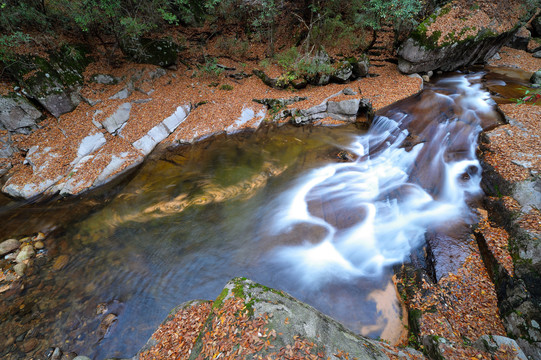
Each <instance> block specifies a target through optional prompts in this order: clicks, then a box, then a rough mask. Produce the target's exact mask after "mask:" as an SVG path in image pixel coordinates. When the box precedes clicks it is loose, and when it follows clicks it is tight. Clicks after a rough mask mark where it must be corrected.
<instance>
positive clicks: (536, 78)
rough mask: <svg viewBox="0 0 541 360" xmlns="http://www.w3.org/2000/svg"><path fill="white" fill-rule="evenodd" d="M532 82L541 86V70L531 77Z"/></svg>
mask: <svg viewBox="0 0 541 360" xmlns="http://www.w3.org/2000/svg"><path fill="white" fill-rule="evenodd" d="M530 82H531V83H532V84H541V70H537V71H536V72H534V73H533V74H532V76H531V77H530Z"/></svg>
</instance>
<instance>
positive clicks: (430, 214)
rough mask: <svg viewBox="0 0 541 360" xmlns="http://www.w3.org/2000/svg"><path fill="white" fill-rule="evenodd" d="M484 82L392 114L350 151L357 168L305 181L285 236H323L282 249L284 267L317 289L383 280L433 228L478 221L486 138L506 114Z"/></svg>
mask: <svg viewBox="0 0 541 360" xmlns="http://www.w3.org/2000/svg"><path fill="white" fill-rule="evenodd" d="M481 76H482V74H476V75H457V76H455V77H451V78H445V79H443V80H440V81H438V82H436V83H435V84H434V85H432V86H431V87H430V88H429V89H425V90H424V91H423V92H421V93H420V94H418V95H417V96H416V97H413V99H412V100H405V101H402V102H399V103H397V104H394V105H393V107H392V108H388V109H382V110H381V111H380V112H378V115H377V116H376V117H375V119H374V122H373V124H372V126H371V128H370V129H369V131H368V132H367V133H366V134H364V135H359V136H357V137H356V138H354V139H353V140H352V142H351V144H350V145H349V147H348V148H347V151H348V152H349V153H351V154H354V156H353V157H354V158H355V160H354V161H352V162H345V163H332V164H328V165H325V166H323V167H321V168H317V169H314V170H312V171H310V172H309V173H307V174H306V175H304V176H302V177H301V178H299V179H298V181H297V182H296V185H295V186H294V187H293V188H292V189H291V190H290V191H288V192H287V193H286V194H283V196H284V197H285V199H283V200H282V201H283V202H284V203H286V204H287V205H286V206H284V207H281V208H279V209H278V210H277V211H276V214H275V218H274V226H273V228H274V229H275V234H277V235H278V234H287V233H289V232H293V231H296V229H299V228H303V229H305V228H312V229H317V230H319V231H315V232H314V231H311V232H309V234H314V233H316V234H319V235H318V236H316V238H314V237H313V236H312V237H306V238H303V239H302V241H299V242H297V243H295V244H284V245H282V246H280V247H279V248H277V249H276V250H275V253H276V261H277V262H278V263H279V264H280V265H281V266H283V267H285V268H286V269H289V271H290V273H291V274H292V275H293V276H294V277H296V278H297V279H298V281H300V283H301V285H305V286H309V287H311V288H314V287H318V286H319V285H322V284H325V283H327V282H329V281H331V280H342V281H344V280H348V279H351V278H354V277H371V276H377V275H379V274H381V272H382V270H383V269H384V268H385V267H388V266H390V265H392V264H396V263H400V262H402V261H403V260H404V259H405V257H406V256H408V255H409V254H410V253H411V251H412V249H414V248H416V247H418V246H420V245H421V244H423V242H424V235H425V233H426V232H427V230H428V229H430V228H434V227H438V226H441V225H442V224H446V223H452V222H454V221H464V219H467V218H471V215H472V214H471V211H470V209H469V207H468V205H467V201H469V200H471V199H473V198H475V196H476V195H479V194H480V193H481V188H480V181H481V166H480V164H479V162H478V160H477V158H476V154H475V152H476V147H477V137H478V135H479V133H480V131H481V130H482V128H483V127H485V123H486V119H487V118H494V116H498V115H497V114H496V112H495V110H494V106H493V104H494V103H493V101H492V100H491V99H490V97H489V94H488V92H486V91H485V90H483V89H482V86H481V84H480V80H481ZM419 98H422V99H419ZM419 100H422V101H419ZM299 240H300V239H299Z"/></svg>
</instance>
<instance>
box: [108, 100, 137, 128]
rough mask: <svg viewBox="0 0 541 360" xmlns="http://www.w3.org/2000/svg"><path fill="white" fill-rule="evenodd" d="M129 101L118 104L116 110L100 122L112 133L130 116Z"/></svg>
mask: <svg viewBox="0 0 541 360" xmlns="http://www.w3.org/2000/svg"><path fill="white" fill-rule="evenodd" d="M131 107H132V105H131V103H129V102H126V103H123V104H122V105H120V106H119V107H118V108H117V110H116V111H115V112H114V113H113V114H112V115H111V116H109V117H108V118H107V119H105V120H104V121H103V123H102V125H103V127H104V128H105V129H106V130H107V131H108V132H109V133H110V134H113V135H116V133H117V131H118V130H119V129H120V128H121V127H122V126H123V125H124V124H125V123H126V122H127V121H128V119H129V118H130V111H131Z"/></svg>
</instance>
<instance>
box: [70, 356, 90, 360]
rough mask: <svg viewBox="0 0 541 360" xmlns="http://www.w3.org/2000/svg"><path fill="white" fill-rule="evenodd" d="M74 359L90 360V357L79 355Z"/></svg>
mask: <svg viewBox="0 0 541 360" xmlns="http://www.w3.org/2000/svg"><path fill="white" fill-rule="evenodd" d="M73 360H90V358H89V357H86V356H81V355H79V356H76V357H74V358H73Z"/></svg>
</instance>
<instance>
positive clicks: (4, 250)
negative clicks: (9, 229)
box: [0, 239, 21, 256]
mask: <svg viewBox="0 0 541 360" xmlns="http://www.w3.org/2000/svg"><path fill="white" fill-rule="evenodd" d="M19 246H21V243H20V242H19V241H18V240H16V239H8V240H6V241H3V242H2V243H0V256H4V255H6V254H9V253H10V252H12V251H14V250H17V249H18V248H19Z"/></svg>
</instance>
